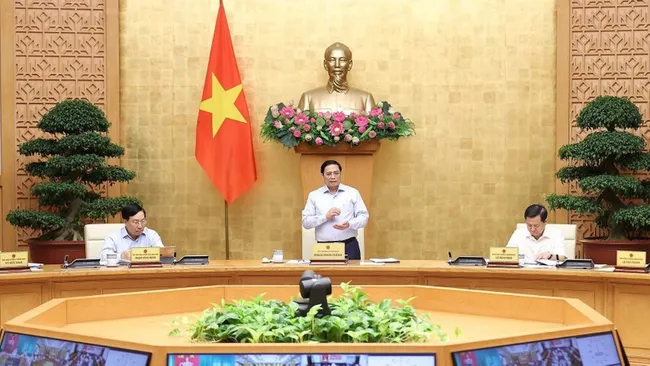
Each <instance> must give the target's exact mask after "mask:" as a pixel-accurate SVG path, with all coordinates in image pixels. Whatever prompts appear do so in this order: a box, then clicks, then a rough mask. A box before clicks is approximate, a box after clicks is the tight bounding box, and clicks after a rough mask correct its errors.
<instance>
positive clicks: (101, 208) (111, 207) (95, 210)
mask: <svg viewBox="0 0 650 366" xmlns="http://www.w3.org/2000/svg"><path fill="white" fill-rule="evenodd" d="M132 204H137V205H142V202H140V200H139V199H137V198H135V197H125V196H122V197H106V198H97V199H95V200H93V201H91V202H88V203H87V204H86V206H84V207H83V208H82V209H81V212H80V214H81V215H82V216H85V217H88V218H91V219H102V218H105V217H106V215H108V216H113V215H115V214H117V213H118V212H120V210H121V209H122V207H124V206H126V205H132Z"/></svg>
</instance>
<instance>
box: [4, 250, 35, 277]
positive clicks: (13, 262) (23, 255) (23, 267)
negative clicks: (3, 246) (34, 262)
mask: <svg viewBox="0 0 650 366" xmlns="http://www.w3.org/2000/svg"><path fill="white" fill-rule="evenodd" d="M29 271H30V270H29V259H28V253H27V252H2V253H0V272H4V273H6V272H29Z"/></svg>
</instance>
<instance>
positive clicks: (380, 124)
mask: <svg viewBox="0 0 650 366" xmlns="http://www.w3.org/2000/svg"><path fill="white" fill-rule="evenodd" d="M377 127H379V128H384V127H386V124H385V123H384V122H379V123H377Z"/></svg>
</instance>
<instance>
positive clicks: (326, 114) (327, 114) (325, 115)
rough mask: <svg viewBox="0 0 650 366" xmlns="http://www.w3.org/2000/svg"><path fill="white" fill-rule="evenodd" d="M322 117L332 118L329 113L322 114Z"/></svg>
mask: <svg viewBox="0 0 650 366" xmlns="http://www.w3.org/2000/svg"><path fill="white" fill-rule="evenodd" d="M323 117H325V118H332V113H330V112H325V113H323Z"/></svg>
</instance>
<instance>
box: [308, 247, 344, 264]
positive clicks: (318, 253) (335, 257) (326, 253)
mask: <svg viewBox="0 0 650 366" xmlns="http://www.w3.org/2000/svg"><path fill="white" fill-rule="evenodd" d="M311 259H312V260H318V261H323V260H325V261H344V260H345V243H316V244H314V245H313V246H312V247H311Z"/></svg>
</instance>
